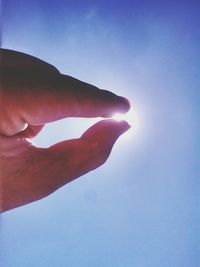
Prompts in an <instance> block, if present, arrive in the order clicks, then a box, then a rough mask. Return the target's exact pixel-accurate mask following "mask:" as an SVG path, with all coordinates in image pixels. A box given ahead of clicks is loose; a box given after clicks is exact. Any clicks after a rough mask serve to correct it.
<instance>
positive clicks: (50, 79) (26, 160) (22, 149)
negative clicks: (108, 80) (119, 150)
mask: <svg viewBox="0 0 200 267" xmlns="http://www.w3.org/2000/svg"><path fill="white" fill-rule="evenodd" d="M129 108H130V105H129V102H128V100H127V99H125V98H123V97H119V96H117V95H115V94H113V93H111V92H109V91H105V90H100V89H98V88H97V87H95V86H92V85H90V84H87V83H84V82H82V81H79V80H77V79H75V78H72V77H70V76H66V75H63V74H61V73H60V72H59V71H58V70H57V69H56V68H54V67H53V66H51V65H49V64H47V63H46V62H43V61H41V60H39V59H37V58H34V57H32V56H29V55H25V54H23V53H19V52H15V51H11V50H5V49H0V211H1V212H5V211H8V210H10V209H13V208H17V207H20V206H22V205H25V204H28V203H31V202H33V201H36V200H39V199H41V198H44V197H46V196H48V195H49V194H51V193H53V192H54V191H56V190H57V189H59V188H60V187H62V186H64V185H65V184H67V183H69V182H71V181H72V180H74V179H76V178H78V177H80V176H82V175H83V174H85V173H87V172H89V171H91V170H93V169H95V168H97V167H99V166H100V165H102V164H103V163H104V162H105V161H106V159H107V158H108V156H109V154H110V152H111V150H112V147H113V145H114V143H115V142H116V140H117V138H118V137H119V136H120V135H121V134H123V133H124V132H125V131H127V130H128V129H129V127H130V126H129V125H128V124H127V122H125V121H121V122H116V121H114V120H111V119H104V120H102V121H100V122H98V123H96V124H95V125H93V126H92V127H91V128H89V129H88V130H87V131H86V132H85V133H84V134H83V135H82V136H81V137H80V138H78V139H73V140H66V141H63V142H60V143H57V144H55V145H53V146H51V147H49V148H39V147H35V146H34V145H33V144H32V143H31V141H30V139H31V138H33V137H35V136H36V135H37V134H38V133H39V132H40V131H41V129H42V128H43V127H44V126H45V124H46V123H48V122H52V121H56V120H59V119H62V118H67V117H85V118H90V117H103V118H107V117H110V116H112V115H113V114H114V113H116V112H121V113H124V112H127V111H128V110H129Z"/></svg>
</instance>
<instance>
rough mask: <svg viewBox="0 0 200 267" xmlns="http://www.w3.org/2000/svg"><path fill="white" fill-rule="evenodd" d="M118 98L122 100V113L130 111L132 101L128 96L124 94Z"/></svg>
mask: <svg viewBox="0 0 200 267" xmlns="http://www.w3.org/2000/svg"><path fill="white" fill-rule="evenodd" d="M118 98H119V101H120V104H121V110H120V111H121V112H122V113H126V112H128V111H129V110H130V108H131V103H130V101H129V100H128V99H127V98H125V97H123V96H118Z"/></svg>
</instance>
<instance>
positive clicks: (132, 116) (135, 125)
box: [112, 108, 140, 139]
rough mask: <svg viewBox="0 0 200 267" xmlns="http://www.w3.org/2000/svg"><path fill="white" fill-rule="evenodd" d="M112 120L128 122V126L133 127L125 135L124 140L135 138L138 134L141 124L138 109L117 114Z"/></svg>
mask: <svg viewBox="0 0 200 267" xmlns="http://www.w3.org/2000/svg"><path fill="white" fill-rule="evenodd" d="M112 119H114V120H116V121H122V120H124V121H127V122H128V124H129V125H130V126H131V128H130V129H129V130H128V131H127V132H126V133H125V134H123V136H122V138H123V139H124V138H125V139H127V138H128V139H129V138H131V137H133V135H134V136H135V135H136V134H137V133H138V130H139V128H140V124H139V118H138V113H137V111H136V109H135V108H134V109H131V110H130V111H129V112H127V113H125V114H122V113H115V114H114V115H113V116H112Z"/></svg>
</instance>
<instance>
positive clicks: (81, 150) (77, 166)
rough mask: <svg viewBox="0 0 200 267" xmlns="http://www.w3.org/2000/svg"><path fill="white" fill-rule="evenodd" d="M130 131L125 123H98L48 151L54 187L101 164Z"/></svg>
mask: <svg viewBox="0 0 200 267" xmlns="http://www.w3.org/2000/svg"><path fill="white" fill-rule="evenodd" d="M129 128H130V126H129V124H128V123H127V122H125V121H120V122H116V121H114V120H102V121H100V122H98V123H96V124H95V125H93V126H92V127H91V128H89V129H88V130H87V131H86V132H85V133H84V134H83V135H82V136H81V138H79V139H73V140H67V141H63V142H60V143H57V144H55V145H53V146H51V147H50V148H49V149H48V152H49V156H50V158H51V160H53V162H54V172H55V173H56V174H57V175H56V178H55V179H56V180H55V181H54V186H55V188H59V187H61V186H63V185H64V184H66V183H68V182H70V181H72V180H74V179H75V178H78V177H79V176H81V175H83V174H85V173H87V172H89V171H91V170H93V169H95V168H97V167H99V166H100V165H102V164H103V163H104V162H105V161H106V160H107V158H108V157H109V155H110V152H111V150H112V147H113V145H114V144H115V142H116V140H117V139H118V137H119V136H120V135H121V134H123V133H124V132H126V131H127V130H128V129H129Z"/></svg>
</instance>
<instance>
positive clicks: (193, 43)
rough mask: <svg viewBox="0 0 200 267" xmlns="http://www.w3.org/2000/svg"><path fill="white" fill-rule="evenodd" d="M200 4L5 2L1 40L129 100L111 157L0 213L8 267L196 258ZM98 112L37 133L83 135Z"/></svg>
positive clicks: (131, 264) (188, 264)
mask: <svg viewBox="0 0 200 267" xmlns="http://www.w3.org/2000/svg"><path fill="white" fill-rule="evenodd" d="M199 12H200V3H199V1H122V0H120V1H95V0H93V1H59V0H58V1H55V0H54V1H53V0H52V1H51V0H50V1H41V0H40V1H39V0H34V1H33V0H32V1H31V0H3V13H2V18H3V20H2V21H3V25H2V46H3V47H5V48H10V49H14V50H18V51H22V52H26V53H29V54H32V55H34V56H37V57H40V58H42V59H43V60H46V61H48V62H50V63H52V64H54V65H55V66H56V67H57V68H59V69H60V70H61V71H62V72H63V73H67V74H69V75H72V76H75V77H77V78H79V79H81V80H84V81H87V82H90V83H93V84H95V85H97V86H99V87H100V88H105V89H110V90H112V91H114V92H115V93H118V94H121V95H124V96H126V97H128V98H129V99H130V100H131V101H132V103H133V108H134V110H135V113H137V120H136V122H137V123H136V125H134V126H133V128H134V131H133V134H132V135H131V136H129V138H125V136H124V138H121V139H120V140H119V141H118V142H117V144H116V146H115V148H114V149H113V153H112V155H111V157H110V158H109V160H108V161H107V163H106V164H105V165H104V166H102V167H101V168H99V169H97V170H95V171H93V172H91V173H89V174H87V175H85V176H84V177H82V178H80V179H78V180H76V181H74V182H72V183H70V184H68V185H67V186H65V187H64V188H62V189H60V190H59V191H57V192H56V193H54V194H53V195H51V196H50V197H48V198H46V199H43V200H41V201H38V202H35V203H33V204H30V205H27V206H24V207H22V208H19V209H16V210H13V211H10V212H7V213H5V214H3V215H1V237H0V242H1V243H0V253H1V255H0V263H1V266H2V267H16V266H19V267H36V266H37V267H40V266H41V267H43V266H48V267H57V266H59V267H66V266H67V267H68V266H69V267H111V266H113V267H161V266H162V267H199V266H200V256H199V255H200V245H199V244H200V243H199V241H200V240H199V223H200V221H199V197H200V192H199V191H200V190H199V185H200V184H199V178H200V173H199V160H198V157H199V156H200V152H199V141H198V138H197V137H198V136H197V134H198V133H199V125H198V123H197V118H198V115H199V107H198V103H199V86H200V82H199V70H200V56H199V55H200V53H199V47H200V33H199V29H200V19H199V18H198V16H199ZM92 123H93V120H86V119H73V120H72V119H69V120H67V121H66V120H64V121H60V122H58V123H53V124H50V125H49V126H47V127H46V129H45V130H43V132H42V133H41V134H40V136H39V137H38V138H36V139H35V140H34V142H35V143H36V144H37V145H40V146H48V145H50V144H52V143H54V142H56V141H58V140H63V139H68V138H72V137H78V136H79V135H80V134H81V133H82V132H83V131H84V130H85V129H86V128H87V127H88V126H89V125H91V124H92Z"/></svg>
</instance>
